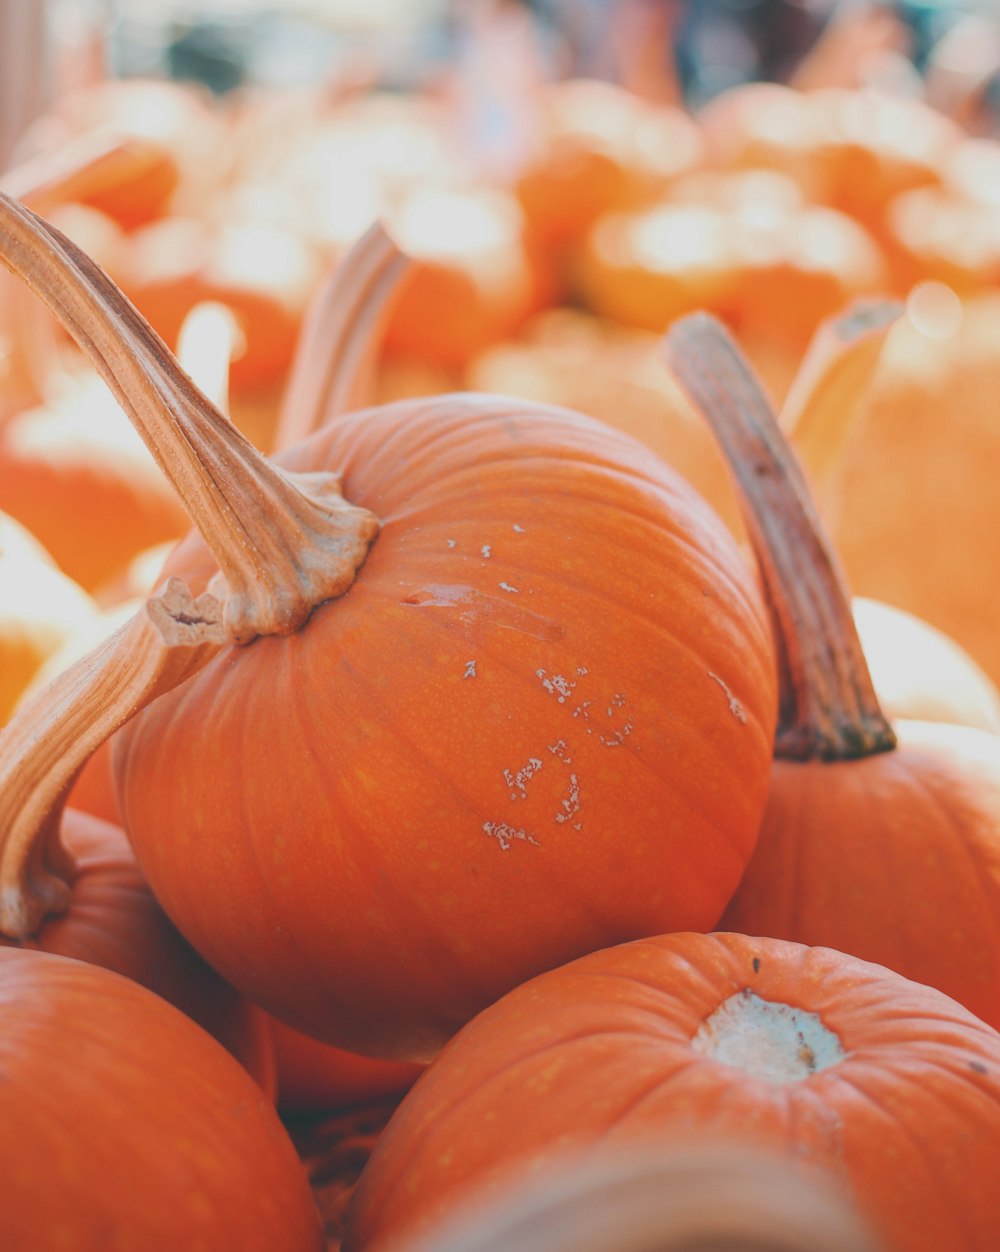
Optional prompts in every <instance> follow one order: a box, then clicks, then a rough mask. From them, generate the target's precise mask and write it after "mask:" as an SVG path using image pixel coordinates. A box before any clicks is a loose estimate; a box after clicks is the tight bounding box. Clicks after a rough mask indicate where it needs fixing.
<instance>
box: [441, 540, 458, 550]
mask: <svg viewBox="0 0 1000 1252" xmlns="http://www.w3.org/2000/svg"><path fill="white" fill-rule="evenodd" d="M444 542H445V546H446V547H449V548H453V547H454V546H455V543H456V540H454V539H446V540H445V541H444Z"/></svg>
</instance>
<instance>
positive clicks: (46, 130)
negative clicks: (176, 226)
mask: <svg viewBox="0 0 1000 1252" xmlns="http://www.w3.org/2000/svg"><path fill="white" fill-rule="evenodd" d="M221 138H222V136H221V131H220V129H219V119H218V118H217V117H216V115H215V114H214V112H213V110H212V108H211V105H210V97H209V96H208V93H207V92H196V91H195V90H193V89H192V87H191V85H190V84H184V85H181V84H178V83H171V82H166V81H155V80H153V79H141V78H129V79H119V80H116V81H105V82H101V83H98V84H95V85H93V86H89V87H83V88H80V89H78V90H76V91H72V92H64V93H63V94H62V95H61V96H60V97H59V98H58V99H57V100H55V101H53V103H52V105H51V107H50V109H49V111H48V112H47V113H46V114H45V115H44V116H43V117H41V118H39V119H38V121H37V122H35V124H34V125H33V126H32V127H31V128H30V130H29V131H28V133H27V135H26V136H25V138H24V142H23V145H22V146H23V148H24V150H25V151H27V152H29V153H36V152H37V153H48V152H50V151H51V150H53V149H55V150H60V149H65V148H69V149H70V150H73V149H77V148H82V147H84V146H86V145H90V144H92V145H95V146H96V145H99V144H108V145H111V144H114V143H117V144H118V145H119V147H118V151H117V153H116V155H115V157H114V159H113V160H108V161H107V162H106V163H105V164H104V166H103V167H102V170H101V171H100V173H101V174H102V177H97V178H91V179H88V180H87V183H86V184H85V185H81V186H79V187H77V188H76V189H75V194H74V195H73V199H75V200H78V201H79V202H80V203H82V204H87V205H90V206H92V207H93V208H96V209H100V210H101V211H102V212H104V213H106V214H107V215H108V216H109V217H111V218H113V219H114V220H115V221H116V222H118V223H119V225H121V226H123V227H124V228H125V229H126V230H134V229H135V228H136V227H139V226H142V225H145V224H147V223H149V222H151V221H154V220H155V219H156V218H158V217H160V216H161V215H162V214H163V213H164V212H166V211H167V209H168V207H169V206H170V204H171V201H172V200H173V199H174V197H176V196H177V195H178V194H180V193H182V192H183V191H184V190H185V189H187V188H189V187H198V188H199V190H200V189H201V188H203V187H205V186H210V185H211V184H212V182H213V180H214V177H215V172H216V170H217V169H218V167H219V164H220V163H221V156H220V153H219V150H218V145H219V142H220V140H221ZM12 190H13V191H14V192H15V194H16V193H17V192H18V191H19V190H20V188H13V189H12Z"/></svg>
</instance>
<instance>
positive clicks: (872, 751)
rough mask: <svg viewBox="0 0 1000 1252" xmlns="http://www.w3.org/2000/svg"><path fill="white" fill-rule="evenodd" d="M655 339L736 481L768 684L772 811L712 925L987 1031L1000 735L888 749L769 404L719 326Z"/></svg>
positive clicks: (908, 737) (914, 739)
mask: <svg viewBox="0 0 1000 1252" xmlns="http://www.w3.org/2000/svg"><path fill="white" fill-rule="evenodd" d="M667 344H668V351H669V354H670V359H671V361H672V363H673V366H674V370H675V372H676V374H677V376H678V378H679V379H680V381H681V382H682V384H683V385H684V386H686V387H687V388H688V390H689V392H690V394H691V395H692V396H693V398H694V399H695V400H696V401H697V402H698V403H699V404H700V406H701V408H702V410H703V411H704V412H705V414H706V416H707V417H708V418H709V420H710V421H711V422H712V424H713V428H715V429H716V430H717V431H718V432H719V438H720V442H721V444H722V445H723V447H724V449H725V451H726V454H727V457H728V458H729V461H730V464H731V465H732V467H733V472H734V474H735V475H736V476H737V478H738V480H739V483H740V488H741V493H742V499H743V500H744V502H745V507H746V510H747V517H748V523H747V524H748V529H749V530H750V533H751V536H752V538H753V543H754V547H755V550H756V552H757V555H758V561H759V564H760V567H761V572H762V576H763V578H764V580H765V582H766V584H767V588H768V593H769V597H770V602H771V613H772V618H773V620H774V622H775V630H776V638H777V645H778V655H779V671H780V673H781V715H780V718H779V725H778V735H777V740H776V749H775V755H776V760H775V763H774V773H773V777H772V780H771V791H770V795H769V798H768V807H767V812H766V814H765V818H764V822H763V825H762V827H761V832H760V837H759V840H758V843H757V847H756V850H755V852H754V855H753V857H752V858H751V861H750V865H749V867H748V869H747V872H746V875H745V876H744V879H743V881H742V883H741V884H740V887H739V889H738V890H737V892H736V895H735V896H734V898H733V900H732V901H731V903H730V905H729V907H728V908H727V910H726V912H725V914H724V915H723V920H722V925H723V926H725V927H731V928H733V929H737V930H743V931H746V932H747V933H750V934H768V935H775V936H777V937H780V938H785V939H794V940H796V941H798V942H803V943H810V944H824V945H828V946H830V947H836V948H839V949H841V950H842V951H845V952H850V953H852V954H854V955H856V956H859V957H862V958H864V959H865V960H870V961H877V962H879V963H880V964H882V965H886V966H888V967H889V968H890V969H894V970H896V971H898V972H899V973H901V974H903V975H905V976H906V977H908V978H913V979H916V980H917V981H919V982H923V983H928V984H930V985H931V986H934V987H937V988H939V989H940V990H942V991H944V992H946V993H947V994H948V995H950V996H952V997H953V998H954V999H955V1000H957V1001H959V1002H960V1003H962V1004H964V1005H965V1006H966V1007H968V1008H969V1009H971V1010H972V1011H973V1012H975V1013H976V1014H978V1016H979V1017H981V1018H982V1019H983V1020H984V1021H987V1022H990V1023H991V1024H994V1025H1000V948H998V947H997V944H996V932H997V926H998V924H1000V834H998V832H1000V739H998V738H997V737H996V736H995V735H992V734H987V733H984V732H982V731H977V730H971V729H968V728H966V727H962V726H954V725H945V724H943V723H931V722H910V723H905V722H904V723H900V724H899V727H898V743H897V737H896V735H894V734H893V731H892V729H891V728H890V726H889V724H888V722H887V721H886V720H885V718H884V716H883V714H882V711H881V708H880V706H879V703H878V700H877V699H876V697H875V693H874V691H873V689H872V686H871V682H870V679H869V675H868V671H867V667H866V665H865V660H864V656H863V654H862V652H861V646H860V642H859V640H858V638H857V634H856V632H855V630H854V625H853V621H852V617H851V611H850V602H849V599H848V596H847V592H846V590H845V588H844V585H843V582H842V578H841V575H840V572H839V567H838V565H837V562H836V558H835V557H834V555H833V554H832V552H831V550H830V549H829V548H828V547H827V545H826V543H825V539H824V537H823V534H822V532H821V530H820V528H819V524H818V521H817V519H816V516H815V513H814V512H813V509H812V506H811V503H810V501H809V498H808V494H807V492H806V488H805V483H804V479H803V477H802V475H801V471H800V470H799V469H798V466H797V465H796V464H795V462H794V460H793V458H792V457H791V454H790V452H789V449H788V447H787V444H785V443H784V441H783V440H782V439H781V436H780V434H779V431H778V426H777V422H776V420H775V418H774V416H773V414H772V413H771V412H770V410H769V407H768V404H767V402H766V400H765V399H764V397H763V395H762V394H761V393H760V391H759V390H758V389H757V387H756V385H755V383H754V380H753V378H752V376H751V375H750V373H749V371H748V370H747V368H746V366H745V365H744V364H743V363H742V362H741V360H740V358H739V356H738V354H737V352H736V349H735V347H734V345H733V344H732V342H731V341H729V340H728V339H727V337H726V336H725V332H724V331H723V330H722V328H721V327H720V326H718V324H713V323H712V322H711V321H710V320H709V319H706V318H693V319H689V320H688V321H687V322H683V323H679V324H678V325H677V326H675V327H674V329H673V330H672V331H671V333H670V335H669V336H668V339H667Z"/></svg>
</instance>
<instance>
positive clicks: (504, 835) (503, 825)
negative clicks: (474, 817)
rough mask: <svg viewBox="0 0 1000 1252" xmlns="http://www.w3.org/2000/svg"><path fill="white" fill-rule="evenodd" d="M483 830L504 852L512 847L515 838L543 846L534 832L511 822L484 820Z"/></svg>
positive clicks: (522, 841) (536, 845)
mask: <svg viewBox="0 0 1000 1252" xmlns="http://www.w3.org/2000/svg"><path fill="white" fill-rule="evenodd" d="M483 831H484V832H485V833H486V834H487V835H489V836H490V838H491V839H495V840H496V841H497V843H498V844H499V845H500V847H501V848H502V849H503V851H504V852H507V851H508V850H509V849H510V847H511V845H512V844H513V843H514V842H515V840H517V841H519V842H521V843H531V844H534V845H535V847H536V848H537V847H541V844H539V842H538V840H537V839H536V838H535V836H534V835H533V834H531V833H530V832H529V831H527V830H524V829H523V828H515V827H514V826H511V825H510V823H509V822H483Z"/></svg>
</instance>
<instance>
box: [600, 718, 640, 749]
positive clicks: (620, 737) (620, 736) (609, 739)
mask: <svg viewBox="0 0 1000 1252" xmlns="http://www.w3.org/2000/svg"><path fill="white" fill-rule="evenodd" d="M633 730H635V723H634V722H633V721H632V719H631V718H628V719H626V722H625V725H624V726H619V727H618V729H617V730H616V731H615V732H614V734H613V735H610V736H609V735H600V736H599V738H600V740H601V743H603V744H604V746H605V747H606V748H620V747H621V746H622V744H623V743H624V742H625V740H626V739H627V738H628V737H629V735H630V734H631V733H632V731H633Z"/></svg>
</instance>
